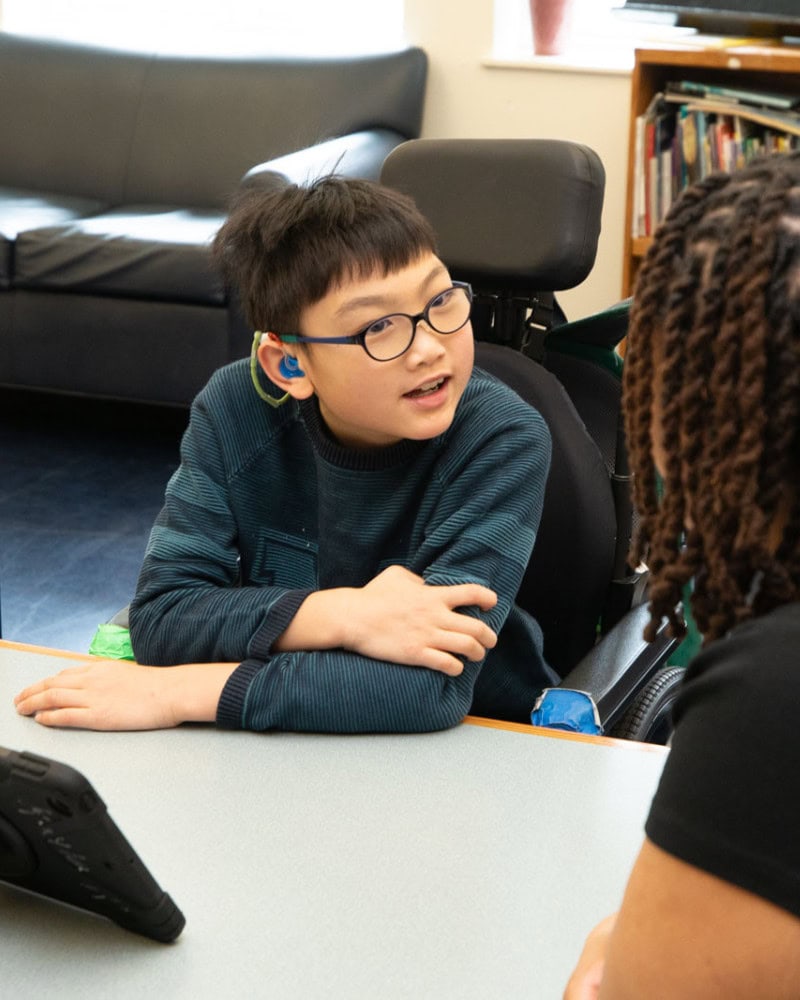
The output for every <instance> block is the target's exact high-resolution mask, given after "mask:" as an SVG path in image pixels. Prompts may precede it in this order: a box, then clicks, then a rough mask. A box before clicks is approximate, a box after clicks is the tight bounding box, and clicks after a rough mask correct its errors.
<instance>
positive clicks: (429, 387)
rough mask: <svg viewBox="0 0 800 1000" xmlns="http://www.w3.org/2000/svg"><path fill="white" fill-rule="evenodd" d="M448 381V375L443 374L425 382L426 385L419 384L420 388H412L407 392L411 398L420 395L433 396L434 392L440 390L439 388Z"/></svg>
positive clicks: (416, 397) (417, 397)
mask: <svg viewBox="0 0 800 1000" xmlns="http://www.w3.org/2000/svg"><path fill="white" fill-rule="evenodd" d="M446 381H447V376H446V375H443V376H442V377H441V378H437V379H432V380H431V381H430V382H425V384H424V385H421V386H419V388H418V389H412V390H411V392H407V393H405V395H406V396H407V397H408V398H409V399H419V397H420V396H432V395H433V393H434V392H438V391H439V389H441V388H442V386H443V385H444V384H445V382H446Z"/></svg>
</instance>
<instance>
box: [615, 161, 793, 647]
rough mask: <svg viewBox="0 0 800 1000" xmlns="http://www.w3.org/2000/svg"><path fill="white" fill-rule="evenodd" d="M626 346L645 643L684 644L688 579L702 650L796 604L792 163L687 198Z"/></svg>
mask: <svg viewBox="0 0 800 1000" xmlns="http://www.w3.org/2000/svg"><path fill="white" fill-rule="evenodd" d="M627 345H628V346H627V350H626V356H625V366H624V373H623V394H624V404H623V405H624V410H625V428H626V434H627V440H628V447H629V449H630V462H631V469H632V471H633V474H634V501H635V504H636V507H637V509H638V513H639V526H638V531H637V537H636V539H635V540H634V544H633V554H632V558H633V560H634V565H635V564H637V563H639V562H641V561H644V562H646V563H647V565H648V568H649V570H650V589H649V596H650V602H651V603H650V611H651V621H650V624H649V626H648V628H647V630H646V632H645V637H646V638H648V639H651V640H652V639H653V638H654V637H655V631H656V628H657V626H658V624H659V623H660V622H661V621H662V619H663V618H667V620H668V622H669V627H670V630H671V632H672V634H673V635H676V636H681V635H683V634H684V633H685V623H684V621H683V618H682V616H681V614H680V611H679V610H678V606H679V603H680V601H681V596H682V592H683V589H684V587H685V585H686V584H687V583H689V582H690V581H694V590H693V593H692V599H691V607H692V614H693V616H694V618H695V621H696V623H697V627H698V629H699V631H700V632H701V633H702V636H703V642H704V643H707V642H709V641H711V640H712V639H715V638H718V637H720V636H722V635H724V634H725V633H726V632H727V631H728V630H729V629H730V628H732V627H733V626H734V625H736V624H738V623H739V622H741V621H744V620H745V619H747V618H750V617H753V616H756V615H760V614H764V613H766V612H767V611H769V610H771V609H772V608H774V607H777V606H779V605H781V604H784V603H788V602H790V601H794V600H798V598H800V153H787V154H774V155H772V156H767V157H762V158H760V159H758V160H754V161H752V162H751V163H750V164H748V165H747V166H746V167H744V168H742V169H741V170H738V171H736V172H734V173H732V174H723V173H718V174H713V175H711V176H709V177H708V178H706V179H705V180H703V181H702V182H700V183H699V184H697V185H695V186H693V187H690V188H689V189H688V190H686V191H685V192H683V194H682V195H681V196H680V197H679V198H678V199H677V200H676V202H675V203H674V205H673V207H672V209H671V211H670V212H669V214H668V215H667V217H666V219H665V220H664V222H663V223H662V225H661V226H660V227H659V229H658V230H657V232H656V234H655V238H654V240H653V243H652V246H651V247H650V249H649V251H648V253H647V256H646V258H645V260H644V261H643V263H642V267H641V270H640V273H639V276H638V280H637V284H636V289H635V293H634V301H633V305H632V308H631V317H630V329H629V335H628V341H627ZM656 394H657V396H658V398H656ZM654 405H655V406H656V414H657V416H658V418H659V423H660V431H661V439H662V441H663V450H664V452H665V458H664V462H665V468H664V470H663V472H664V477H663V484H659V482H658V478H657V475H656V472H655V469H654V465H653V445H652V441H653V438H652V433H653V415H654ZM661 485H663V489H661V488H660V486H661ZM776 546H777V548H776Z"/></svg>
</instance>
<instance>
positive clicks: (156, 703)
mask: <svg viewBox="0 0 800 1000" xmlns="http://www.w3.org/2000/svg"><path fill="white" fill-rule="evenodd" d="M236 666H237V664H235V663H202V664H197V663H192V664H184V665H182V666H177V667H143V666H140V665H139V664H138V663H128V662H123V661H119V660H92V661H91V662H88V663H85V664H83V665H82V666H79V667H71V668H69V669H67V670H62V671H61V672H60V673H58V674H55V675H54V676H52V677H47V678H45V679H44V680H42V681H38V682H37V683H36V684H31V685H30V687H27V688H25V690H24V691H21V692H20V693H19V694H18V695H17V696H16V698H15V699H14V704H15V706H16V709H17V712H19V714H20V715H32V716H33V717H34V719H35V720H36V722H38V723H40V724H41V725H43V726H64V727H67V728H76V729H103V730H121V729H168V728H171V727H173V726H177V725H179V724H180V723H181V722H188V721H195V722H213V721H214V719H215V717H216V709H217V703H218V701H219V696H220V694H221V692H222V688H223V687H224V685H225V681H226V680H227V679H228V677H229V676H230V675H231V673H232V672H233V670H234V669H235V668H236Z"/></svg>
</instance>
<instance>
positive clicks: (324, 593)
mask: <svg viewBox="0 0 800 1000" xmlns="http://www.w3.org/2000/svg"><path fill="white" fill-rule="evenodd" d="M355 593H357V591H356V590H355V589H354V588H352V587H333V588H331V589H329V590H315V591H314V592H313V593H312V594H309V595H308V597H307V598H306V599H305V600H304V601H303V603H302V604H301V605H300V607H299V608H298V609H297V613H296V614H295V616H294V618H293V619H292V622H291V624H290V625H289V627H288V628H287V629H286V630H285V631H284V633H283V634H282V635H281V636H279V638H278V639H277V640H276V642H275V644H274V646H273V649H275V650H277V651H279V652H280V651H284V652H288V651H291V650H300V649H305V650H308V649H338V648H340V647H344V648H345V649H352V648H353V647H352V637H353V627H354V622H353V621H352V620H351V616H352V612H353V604H354V602H353V600H352V595H353V594H355Z"/></svg>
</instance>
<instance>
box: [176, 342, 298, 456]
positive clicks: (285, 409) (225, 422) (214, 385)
mask: <svg viewBox="0 0 800 1000" xmlns="http://www.w3.org/2000/svg"><path fill="white" fill-rule="evenodd" d="M296 422H297V404H296V403H295V401H294V400H288V401H287V402H286V403H285V404H284V405H281V406H278V407H273V406H270V405H269V404H268V403H266V402H265V401H264V400H263V399H261V398H260V397H259V395H258V393H257V392H256V390H255V387H254V386H253V383H252V380H251V377H250V363H249V361H248V360H247V359H242V360H240V361H234V362H232V363H230V364H228V365H224V366H223V367H222V368H219V369H217V371H215V372H214V374H213V375H212V376H211V378H210V379H209V380H208V382H207V383H206V385H205V387H204V388H203V389H201V391H200V392H199V393H198V395H197V396H196V398H195V400H194V403H193V404H192V413H191V419H190V428H191V429H193V431H194V435H195V438H196V439H197V440H198V443H200V444H201V445H202V442H203V441H208V440H210V438H214V439H216V441H217V446H218V447H219V448H220V449H221V451H222V452H223V453H224V454H225V455H226V463H227V464H229V465H230V467H231V468H232V469H234V468H238V467H240V466H241V465H242V464H243V463H246V462H248V461H249V460H251V459H252V457H253V456H255V455H256V454H257V453H259V452H261V451H263V449H264V448H268V447H269V446H270V442H271V441H273V440H274V439H275V437H276V436H278V435H280V434H281V432H282V431H283V430H284V429H285V428H287V427H288V426H291V425H293V424H295V423H296Z"/></svg>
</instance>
